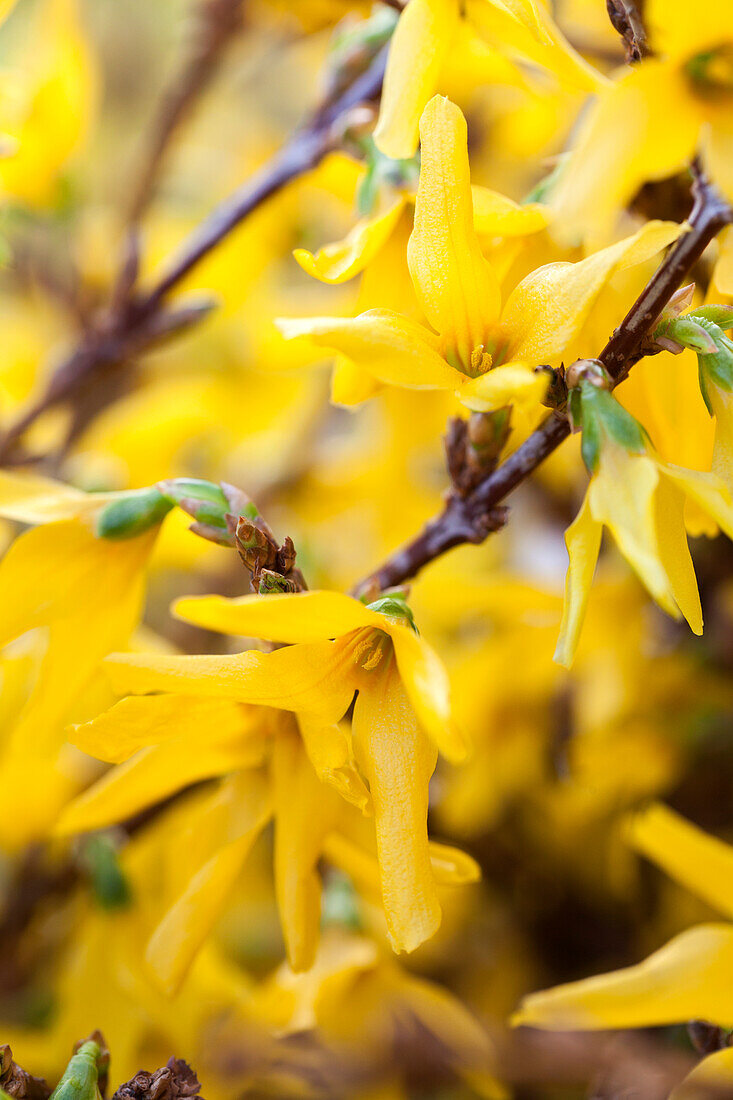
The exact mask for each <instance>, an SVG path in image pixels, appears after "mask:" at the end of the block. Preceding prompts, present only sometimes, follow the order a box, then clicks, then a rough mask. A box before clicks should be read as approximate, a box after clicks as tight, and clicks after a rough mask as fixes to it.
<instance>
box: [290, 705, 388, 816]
mask: <svg viewBox="0 0 733 1100" xmlns="http://www.w3.org/2000/svg"><path fill="white" fill-rule="evenodd" d="M298 726H299V728H300V734H301V737H302V738H303V744H304V745H305V751H306V752H307V753H308V759H309V760H310V762H311V764H312V766H313V768H314V769H315V771H316V775H317V776H318V777H319V779H321V780H322V781H323V782H324V783H330V784H331V786H332V787H333V788H334V790H336V791H338V793H339V794H340V795H341V797H342V798H345V799H346V801H347V802H350V803H351V804H352V806H356V808H357V809H358V810H361V812H362V813H367V812H370V809H371V797H370V795H369V791H368V789H367V787H366V786H365V785H364V780H363V779H362V778H361V776H360V775H359V771H358V769H357V767H356V763H355V761H354V759H353V752H352V748H351V742H350V740H349V737H348V735H347V733H346V731H345V729H343V728H342V727H341V726H338V725H330V726H327V725H325V723H323V722H319V721H316V720H314V719H312V718H310V717H309V716H308V715H307V714H300V715H298Z"/></svg>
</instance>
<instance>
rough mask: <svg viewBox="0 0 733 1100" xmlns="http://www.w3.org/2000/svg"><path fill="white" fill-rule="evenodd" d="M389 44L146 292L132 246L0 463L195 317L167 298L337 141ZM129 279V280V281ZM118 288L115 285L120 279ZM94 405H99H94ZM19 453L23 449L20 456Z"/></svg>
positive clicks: (371, 90)
mask: <svg viewBox="0 0 733 1100" xmlns="http://www.w3.org/2000/svg"><path fill="white" fill-rule="evenodd" d="M386 55H387V47H383V48H382V50H381V51H380V53H379V54H378V55H377V56H376V58H375V59H374V60H373V61H372V63H371V65H370V66H369V68H368V69H367V70H366V71H365V72H363V73H361V74H360V75H359V76H358V77H356V79H355V80H354V81H353V82H352V83H351V84H350V85H349V86H348V87H347V88H346V89H344V90H343V91H342V92H340V94H339V95H338V96H337V97H336V98H334V99H333V100H327V101H326V102H325V103H323V104H321V105H320V106H319V107H318V108H317V109H316V111H315V112H314V113H313V115H312V116H311V118H310V119H309V120H308V121H307V123H305V124H304V125H303V126H302V127H300V129H298V130H296V131H295V133H294V134H293V135H292V136H291V137H290V138H289V139H288V141H287V142H286V143H285V145H283V146H282V148H281V149H280V150H279V151H278V152H277V153H275V155H274V156H273V157H272V158H271V159H270V160H269V161H268V162H267V163H266V164H265V165H264V166H263V167H262V168H261V169H260V170H259V171H258V172H256V173H255V175H254V176H253V177H252V178H251V179H249V180H247V182H246V183H244V184H242V186H241V187H240V188H238V190H236V191H235V192H234V193H233V194H232V195H231V196H230V197H229V198H227V199H225V200H224V201H223V202H222V203H220V204H219V205H218V206H217V207H216V208H215V209H214V210H213V211H212V213H211V214H210V215H209V217H208V218H206V219H205V220H204V222H203V223H202V224H201V225H200V226H199V227H198V228H197V229H195V230H194V231H193V232H192V233H191V234H190V236H189V237H188V238H187V239H186V240H185V241H184V243H183V245H182V246H181V248H180V249H179V250H178V252H177V253H176V255H175V256H174V257H173V259H172V260H171V262H170V263H169V265H168V267H167V269H165V270H164V272H163V274H162V276H161V277H160V278H159V280H158V281H157V282H156V283H154V284H153V286H152V287H151V288H150V289H149V290H147V291H144V292H141V293H139V294H136V293H135V292H134V289H133V285H132V284H134V280H135V275H136V272H137V254H136V249H135V246H134V240H133V247H132V253H131V254H132V260H131V259H130V257H128V258H127V259H126V261H125V263H124V265H123V272H122V273H121V276H120V280H119V281H118V289H117V290H116V292H113V295H112V301H111V303H110V306H109V307H108V309H107V311H106V313H105V314H104V315H103V316H102V318H101V319H100V321H99V322H98V323H97V325H96V326H95V327H94V328H93V329H91V330H90V331H89V332H87V333H86V334H85V336H84V338H83V340H82V342H81V343H80V344H79V345H78V346H77V347H76V348H75V349H74V350H73V351H72V352H71V354H70V355H69V356H68V357H67V359H66V360H65V361H64V362H62V363H61V365H60V366H59V367H58V368H57V369H56V371H55V372H54V374H53V376H52V377H51V380H50V382H49V384H48V386H47V388H46V390H45V392H44V393H43V394H42V395H41V396H40V397H39V399H38V400H37V401H36V402H35V403H34V404H33V405H32V406H31V407H30V408H29V409H28V410H27V411H26V413H25V414H24V415H23V416H22V417H21V418H20V419H19V420H18V421H17V422H16V423H15V424H13V425H12V426H11V427H10V428H9V429H8V430H7V432H6V433H5V436H4V437H3V438H2V440H0V465H3V464H5V465H9V464H13V462H14V461H15V455H14V452H16V451H17V449H18V445H19V443H20V440H21V439H22V437H23V435H24V434H25V432H26V431H27V430H28V428H29V427H30V425H31V424H33V423H34V422H35V420H36V419H37V418H38V417H39V416H40V415H41V414H42V413H45V412H46V411H47V410H48V409H50V408H54V407H55V406H57V405H60V404H62V403H64V402H67V401H68V400H69V399H70V398H71V397H72V395H74V394H75V392H76V389H77V387H79V386H86V385H89V383H90V381H92V380H93V382H94V383H95V384H96V383H97V382H98V381H99V376H100V375H102V374H104V373H105V372H107V371H109V370H110V369H112V370H114V368H116V367H118V366H119V365H120V364H121V363H123V362H127V361H128V360H129V359H130V358H131V357H132V356H134V355H138V354H140V352H142V351H144V350H146V349H147V348H148V347H150V345H151V344H153V343H155V342H157V341H159V340H161V339H164V338H168V337H170V336H172V335H174V334H176V333H178V332H181V331H183V330H185V329H188V328H189V327H190V326H191V325H192V324H195V323H196V322H197V321H198V320H199V319H200V318H201V317H202V316H204V315H205V314H206V313H207V312H208V311H209V309H210V308H211V307H210V305H209V306H208V307H207V308H204V309H202V308H200V307H198V306H194V307H192V308H186V307H183V308H181V309H178V310H176V309H168V308H167V306H166V299H167V298H168V295H169V294H170V293H171V291H172V290H174V289H175V288H176V287H177V286H178V285H179V284H180V283H181V282H182V281H183V279H185V278H186V276H187V275H189V274H190V273H191V271H192V270H193V269H194V268H195V267H196V266H197V265H198V264H199V263H200V262H201V260H203V259H204V257H205V256H207V255H208V254H209V253H210V252H212V251H213V250H214V249H215V248H216V247H217V245H219V244H220V243H221V241H223V240H224V238H225V237H227V236H228V235H229V234H230V233H231V232H232V230H233V229H235V228H236V227H237V226H238V225H239V224H240V223H241V222H243V221H244V220H245V219H246V218H247V217H248V216H249V215H250V214H251V213H252V212H253V211H254V210H256V209H257V208H258V207H259V206H261V205H262V203H264V202H265V201H266V200H267V199H268V198H270V197H271V196H272V195H273V194H275V193H276V192H278V191H280V190H281V189H282V188H283V187H285V186H286V184H288V183H290V182H291V181H292V180H294V179H297V178H298V177H299V176H302V175H304V174H305V173H306V172H309V171H311V170H312V169H313V168H315V167H316V166H317V165H318V164H319V163H320V162H321V161H322V160H323V158H324V157H325V156H326V154H327V153H329V152H330V151H331V150H332V149H333V148H335V147H336V145H337V144H338V142H339V140H340V134H339V124H340V123H341V122H342V121H343V119H344V117H345V116H347V115H348V113H349V112H350V111H351V110H352V109H353V108H355V107H358V106H359V105H360V104H363V103H366V102H369V101H371V100H373V99H375V98H376V97H377V96H378V95H379V93H380V90H381V87H382V80H383V77H384V68H385V64H386ZM128 284H130V285H128ZM120 285H121V286H122V287H123V289H124V292H123V293H120V292H119V286H120ZM97 407H99V405H97ZM23 460H24V456H22V455H21V461H23Z"/></svg>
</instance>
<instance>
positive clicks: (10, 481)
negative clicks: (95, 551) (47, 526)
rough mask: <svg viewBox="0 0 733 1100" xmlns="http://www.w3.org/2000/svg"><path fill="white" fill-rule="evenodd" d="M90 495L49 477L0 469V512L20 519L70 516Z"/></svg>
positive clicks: (30, 520) (38, 520) (47, 519)
mask: <svg viewBox="0 0 733 1100" xmlns="http://www.w3.org/2000/svg"><path fill="white" fill-rule="evenodd" d="M90 499H94V498H93V497H92V498H90V495H89V494H88V493H82V492H81V490H80V489H74V488H72V486H71V485H64V484H63V483H62V482H60V481H54V480H53V479H52V478H50V477H37V476H36V475H35V474H26V473H22V474H21V473H8V472H7V470H0V516H3V517H4V518H5V519H15V520H18V521H19V522H20V523H33V524H35V523H48V522H50V521H52V520H58V519H73V518H74V517H75V516H76V515H78V513H79V509H80V507H81V506H82V505H83V504H84V502H85V501H88V500H90Z"/></svg>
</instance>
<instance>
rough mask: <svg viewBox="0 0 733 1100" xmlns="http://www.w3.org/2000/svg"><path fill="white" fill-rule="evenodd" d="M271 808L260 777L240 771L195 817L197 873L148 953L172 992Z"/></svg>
mask: <svg viewBox="0 0 733 1100" xmlns="http://www.w3.org/2000/svg"><path fill="white" fill-rule="evenodd" d="M270 812H271V807H270V804H269V797H268V792H267V787H266V785H265V783H264V782H263V779H262V777H261V776H258V775H249V774H247V773H242V774H241V775H238V776H236V777H235V778H234V779H233V780H231V781H230V782H228V783H226V784H224V785H223V786H222V788H221V791H220V792H219V794H218V795H217V796H216V797H215V798H214V799H213V800H211V802H210V812H209V813H206V814H204V815H200V816H199V817H198V818H197V820H196V826H197V840H198V844H197V848H198V851H197V857H198V858H197V863H196V865H195V868H194V873H193V874H192V875H191V878H190V879H189V881H188V884H187V885H186V887H185V889H184V890H183V892H182V893H181V894H180V895H179V897H178V898H176V900H175V902H174V904H173V905H171V907H170V909H169V910H168V911H167V913H166V914H165V916H164V917H163V919H162V920H161V922H160V923H159V924H158V926H157V928H156V929H155V931H154V932H153V935H152V936H151V937H150V940H149V942H148V946H147V950H146V952H145V960H146V962H147V964H148V966H149V967H150V968H151V970H152V972H153V974H154V975H155V977H156V978H157V980H158V982H159V983H160V985H161V987H162V988H163V989H164V990H165V992H166V993H167V994H168V995H169V996H173V995H174V994H175V993H177V992H178V990H179V989H180V986H181V984H182V982H183V979H184V978H185V976H186V974H187V972H188V970H189V968H190V966H191V964H192V962H193V960H194V958H195V957H196V954H197V952H198V951H199V949H200V948H201V945H202V944H203V942H204V940H205V939H206V937H207V936H208V935H209V933H210V931H211V929H212V927H213V926H214V924H215V922H216V920H217V918H218V917H219V914H220V913H221V911H222V909H223V907H224V905H225V904H226V901H227V898H228V897H229V895H230V893H231V891H232V889H233V887H234V884H235V883H236V881H237V878H238V877H239V874H240V872H241V870H242V866H243V864H244V861H245V860H246V858H247V856H248V855H249V852H250V849H251V847H252V845H253V843H254V841H255V840H256V839H257V837H258V836H259V834H260V832H261V831H262V829H263V828H264V826H265V824H266V823H267V820H268V818H269V816H270ZM207 849H208V854H207V855H206V856H205V858H203V859H202V858H201V856H202V853H207Z"/></svg>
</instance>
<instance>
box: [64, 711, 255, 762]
mask: <svg viewBox="0 0 733 1100" xmlns="http://www.w3.org/2000/svg"><path fill="white" fill-rule="evenodd" d="M256 723H257V717H256V712H255V711H253V710H249V709H248V708H246V707H244V706H242V704H241V703H234V702H232V701H231V700H229V699H205V698H197V697H196V696H190V697H187V696H185V695H154V696H151V697H150V698H135V697H134V696H130V697H129V698H127V699H122V700H121V701H120V702H119V703H117V704H116V705H115V706H113V707H111V709H110V710H108V711H105V712H104V714H100V715H99V716H98V717H97V718H93V719H92V721H91V722H85V723H84V725H80V726H72V727H71V731H70V733H69V740H70V741H71V742H72V744H74V745H76V746H77V748H79V749H81V750H82V752H86V753H88V754H89V756H95V757H96V758H97V760H106V761H107V762H108V763H109V764H121V763H122V762H123V761H125V760H128V759H129V757H131V756H132V755H133V753H136V752H137V751H138V750H139V749H143V748H148V747H149V746H151V745H159V744H160V743H161V742H163V741H170V740H171V739H172V738H174V737H186V736H191V737H193V736H195V735H196V734H199V735H201V731H202V730H210V731H212V733H215V734H216V737H217V739H218V740H223V741H225V740H227V739H228V738H230V737H234V736H235V735H239V736H246V735H247V734H248V733H249V732H251V730H252V729H253V727H254V726H255V725H256Z"/></svg>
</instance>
